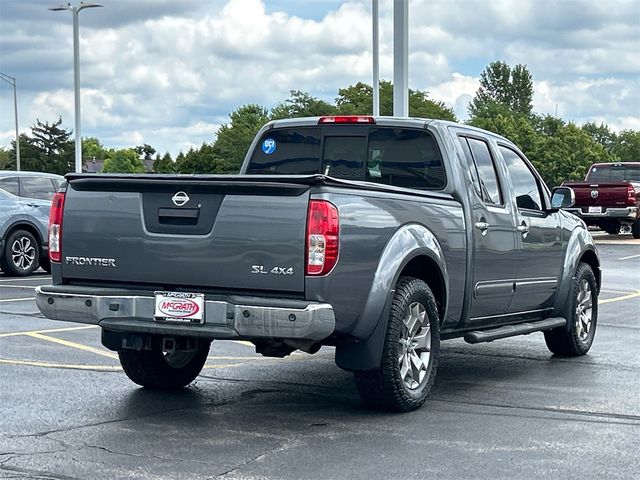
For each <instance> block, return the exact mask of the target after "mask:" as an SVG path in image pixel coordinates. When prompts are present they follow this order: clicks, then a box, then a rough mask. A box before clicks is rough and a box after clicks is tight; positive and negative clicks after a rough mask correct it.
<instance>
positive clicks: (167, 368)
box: [118, 338, 211, 389]
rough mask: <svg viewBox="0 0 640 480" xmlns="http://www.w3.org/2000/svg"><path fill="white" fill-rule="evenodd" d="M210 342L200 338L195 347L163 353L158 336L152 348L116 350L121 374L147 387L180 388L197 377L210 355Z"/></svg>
mask: <svg viewBox="0 0 640 480" xmlns="http://www.w3.org/2000/svg"><path fill="white" fill-rule="evenodd" d="M210 346H211V342H209V341H199V342H198V344H197V348H196V349H195V350H189V351H173V352H164V351H163V350H162V347H161V342H160V339H159V338H154V341H153V345H152V349H151V350H141V351H138V350H121V351H119V352H118V356H119V357H120V364H121V365H122V368H123V370H124V373H126V374H127V376H128V377H129V378H130V379H131V380H132V381H133V382H135V383H137V384H138V385H142V386H143V387H148V388H158V389H168V388H182V387H184V386H186V385H189V384H190V383H191V382H192V381H193V380H195V378H196V377H197V376H198V374H199V373H200V371H201V370H202V367H203V366H204V363H205V362H206V360H207V355H208V354H209V348H210Z"/></svg>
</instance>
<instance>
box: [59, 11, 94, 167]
mask: <svg viewBox="0 0 640 480" xmlns="http://www.w3.org/2000/svg"><path fill="white" fill-rule="evenodd" d="M95 7H102V5H98V4H97V3H83V2H80V5H78V6H73V5H71V4H70V3H68V4H67V5H61V6H59V7H53V8H50V9H49V10H51V11H54V12H59V11H61V10H69V11H70V12H71V14H72V15H73V89H74V96H75V115H76V118H75V121H76V128H75V130H76V162H75V163H76V173H82V136H81V132H80V24H79V20H78V14H79V13H80V11H81V10H84V9H85V8H95Z"/></svg>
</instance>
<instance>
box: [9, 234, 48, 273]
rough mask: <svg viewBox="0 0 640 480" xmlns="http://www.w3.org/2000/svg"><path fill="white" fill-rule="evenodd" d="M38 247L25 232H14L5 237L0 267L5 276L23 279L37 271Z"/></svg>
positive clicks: (32, 237) (30, 235)
mask: <svg viewBox="0 0 640 480" xmlns="http://www.w3.org/2000/svg"><path fill="white" fill-rule="evenodd" d="M39 257H40V246H39V245H38V242H37V240H36V239H35V237H34V236H33V235H32V234H31V233H29V232H27V231H26V230H16V231H15V232H13V233H12V234H11V235H9V236H8V237H7V241H6V243H5V247H4V255H3V256H2V261H0V266H1V267H2V270H3V271H4V273H6V274H7V275H12V276H16V277H24V276H26V275H30V274H31V273H33V272H34V271H35V270H37V268H38V266H39V263H38V259H39Z"/></svg>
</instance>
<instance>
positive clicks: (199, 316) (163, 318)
mask: <svg viewBox="0 0 640 480" xmlns="http://www.w3.org/2000/svg"><path fill="white" fill-rule="evenodd" d="M155 295H156V310H155V313H154V314H153V316H154V318H155V320H156V321H157V322H180V323H197V324H199V325H202V324H203V323H204V294H202V293H186V292H155Z"/></svg>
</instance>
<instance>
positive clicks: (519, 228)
mask: <svg viewBox="0 0 640 480" xmlns="http://www.w3.org/2000/svg"><path fill="white" fill-rule="evenodd" d="M516 230H517V231H519V232H520V233H521V234H522V238H527V234H528V233H529V225H527V223H526V222H525V221H524V220H523V221H522V223H521V224H520V225H518V226H517V227H516Z"/></svg>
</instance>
